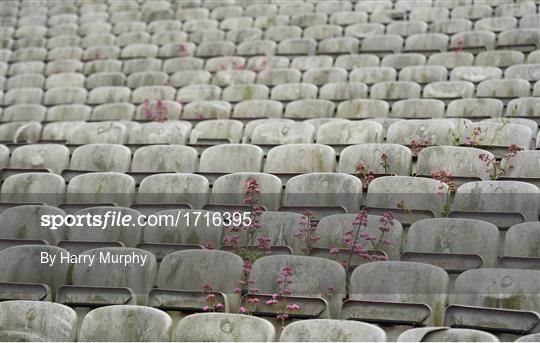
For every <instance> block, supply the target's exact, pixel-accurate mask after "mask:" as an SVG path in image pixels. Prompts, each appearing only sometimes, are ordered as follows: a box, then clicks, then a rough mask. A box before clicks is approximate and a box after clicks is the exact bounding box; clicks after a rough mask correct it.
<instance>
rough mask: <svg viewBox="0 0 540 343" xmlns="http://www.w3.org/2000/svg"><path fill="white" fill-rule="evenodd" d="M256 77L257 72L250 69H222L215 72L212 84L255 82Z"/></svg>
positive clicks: (228, 84)
mask: <svg viewBox="0 0 540 343" xmlns="http://www.w3.org/2000/svg"><path fill="white" fill-rule="evenodd" d="M256 77H257V74H256V73H255V72H254V71H251V70H223V71H218V72H217V73H216V75H215V77H214V84H217V85H219V86H230V85H234V84H250V83H255V78H256ZM259 83H260V82H259Z"/></svg>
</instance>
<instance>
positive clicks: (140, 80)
mask: <svg viewBox="0 0 540 343" xmlns="http://www.w3.org/2000/svg"><path fill="white" fill-rule="evenodd" d="M167 81H168V76H167V74H165V73H163V72H144V71H143V72H138V73H133V74H131V75H129V77H128V78H127V86H128V87H129V88H138V87H144V86H161V85H164V84H167ZM134 93H135V92H134ZM134 96H135V95H134ZM162 100H167V99H165V97H164V98H162Z"/></svg>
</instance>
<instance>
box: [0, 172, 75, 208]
mask: <svg viewBox="0 0 540 343" xmlns="http://www.w3.org/2000/svg"><path fill="white" fill-rule="evenodd" d="M65 191H66V184H65V181H64V179H63V178H62V177H61V176H60V175H57V174H53V173H43V172H26V173H25V172H22V173H19V174H14V175H11V176H9V177H7V178H6V179H5V180H4V182H3V184H2V192H1V193H2V202H7V203H10V202H11V203H45V204H48V205H52V206H56V205H58V204H59V203H62V202H63V201H64V193H65Z"/></svg>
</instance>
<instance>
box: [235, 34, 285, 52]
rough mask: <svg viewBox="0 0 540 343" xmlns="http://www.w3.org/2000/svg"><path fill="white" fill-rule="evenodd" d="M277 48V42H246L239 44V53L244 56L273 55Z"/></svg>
mask: <svg viewBox="0 0 540 343" xmlns="http://www.w3.org/2000/svg"><path fill="white" fill-rule="evenodd" d="M229 32H230V31H229ZM276 48H277V44H276V42H274V41H271V40H246V41H244V42H242V43H240V44H238V46H237V53H238V55H242V56H260V55H273V54H274V53H275V51H276Z"/></svg>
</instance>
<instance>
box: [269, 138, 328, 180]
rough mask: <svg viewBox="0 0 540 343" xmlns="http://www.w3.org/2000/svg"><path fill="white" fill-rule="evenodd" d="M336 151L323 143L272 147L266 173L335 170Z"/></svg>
mask: <svg viewBox="0 0 540 343" xmlns="http://www.w3.org/2000/svg"><path fill="white" fill-rule="evenodd" d="M335 164H336V158H335V151H334V149H332V148H331V147H329V146H326V145H322V144H284V145H281V146H277V147H275V148H272V149H271V150H270V151H269V152H268V155H267V157H266V163H265V166H264V172H265V173H313V172H333V171H334V168H335Z"/></svg>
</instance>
